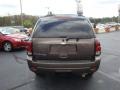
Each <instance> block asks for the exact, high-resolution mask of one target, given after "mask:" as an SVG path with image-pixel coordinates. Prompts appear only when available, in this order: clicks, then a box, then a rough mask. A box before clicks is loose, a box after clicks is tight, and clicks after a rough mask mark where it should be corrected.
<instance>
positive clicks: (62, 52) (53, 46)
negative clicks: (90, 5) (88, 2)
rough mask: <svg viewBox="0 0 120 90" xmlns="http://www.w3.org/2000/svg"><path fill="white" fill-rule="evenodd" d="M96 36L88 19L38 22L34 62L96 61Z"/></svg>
mask: <svg viewBox="0 0 120 90" xmlns="http://www.w3.org/2000/svg"><path fill="white" fill-rule="evenodd" d="M94 38H95V36H94V33H93V30H92V27H91V25H90V24H89V23H88V21H87V20H86V19H80V18H79V19H78V18H77V19H76V18H69V19H54V20H53V19H52V20H47V21H40V22H38V24H37V26H36V28H35V32H34V33H33V37H32V42H33V45H32V47H33V60H94V57H95V39H94Z"/></svg>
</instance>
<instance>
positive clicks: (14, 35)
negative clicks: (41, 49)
mask: <svg viewBox="0 0 120 90" xmlns="http://www.w3.org/2000/svg"><path fill="white" fill-rule="evenodd" d="M27 39H28V36H27V35H23V34H20V31H19V29H15V28H11V27H2V28H0V49H2V48H3V49H4V51H6V52H10V51H12V50H13V49H15V48H23V47H25V46H26V40H27Z"/></svg>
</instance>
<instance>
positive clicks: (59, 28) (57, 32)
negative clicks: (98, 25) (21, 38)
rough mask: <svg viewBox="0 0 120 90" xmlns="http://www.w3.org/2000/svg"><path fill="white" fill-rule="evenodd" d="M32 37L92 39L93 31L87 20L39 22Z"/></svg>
mask: <svg viewBox="0 0 120 90" xmlns="http://www.w3.org/2000/svg"><path fill="white" fill-rule="evenodd" d="M33 36H34V37H72V36H78V37H81V38H90V37H93V36H94V34H93V31H92V27H91V25H90V24H88V21H87V20H84V19H82V20H81V19H80V20H79V19H71V20H48V21H41V22H39V24H37V26H36V30H35V32H34V34H33Z"/></svg>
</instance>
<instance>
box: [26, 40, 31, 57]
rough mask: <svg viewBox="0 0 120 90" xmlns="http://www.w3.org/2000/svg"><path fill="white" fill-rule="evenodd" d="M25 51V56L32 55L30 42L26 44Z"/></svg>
mask: <svg viewBox="0 0 120 90" xmlns="http://www.w3.org/2000/svg"><path fill="white" fill-rule="evenodd" d="M26 50H27V55H28V56H31V55H32V42H31V41H28V42H27V47H26Z"/></svg>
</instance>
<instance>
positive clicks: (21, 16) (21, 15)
mask: <svg viewBox="0 0 120 90" xmlns="http://www.w3.org/2000/svg"><path fill="white" fill-rule="evenodd" d="M20 12H21V14H20V18H21V25H22V26H23V13H22V1H21V0H20Z"/></svg>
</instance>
